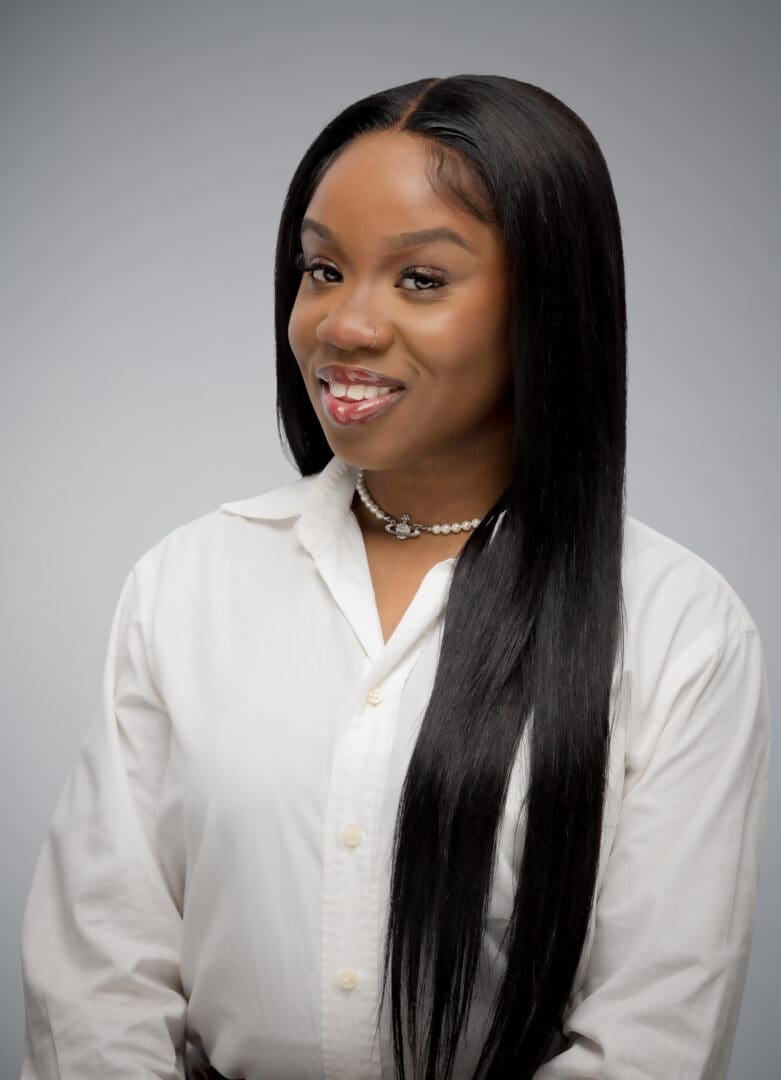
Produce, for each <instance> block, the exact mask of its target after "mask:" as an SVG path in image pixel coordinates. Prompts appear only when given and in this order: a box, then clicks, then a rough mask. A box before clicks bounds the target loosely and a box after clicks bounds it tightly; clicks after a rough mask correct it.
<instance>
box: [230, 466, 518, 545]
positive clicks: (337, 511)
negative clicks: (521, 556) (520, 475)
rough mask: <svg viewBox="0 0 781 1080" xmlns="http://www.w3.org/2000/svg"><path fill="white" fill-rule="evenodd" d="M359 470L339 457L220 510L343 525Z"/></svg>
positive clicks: (261, 517) (267, 518)
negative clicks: (317, 468) (303, 518)
mask: <svg viewBox="0 0 781 1080" xmlns="http://www.w3.org/2000/svg"><path fill="white" fill-rule="evenodd" d="M357 479H358V466H357V465H349V464H348V463H347V462H346V461H344V460H343V459H342V458H340V457H338V456H337V455H336V454H334V456H333V457H332V458H331V459H330V461H329V462H328V464H327V465H326V466H325V467H324V468H323V469H321V471H320V472H319V473H311V474H310V475H309V476H302V477H299V478H298V479H297V480H294V481H293V482H292V483H290V484H285V485H283V486H282V487H277V488H274V489H272V490H271V491H266V492H264V493H263V494H262V495H253V496H251V497H250V498H248V499H236V500H234V501H232V502H224V503H222V504H221V506H220V510H223V511H225V513H227V514H238V515H239V516H240V517H245V518H250V519H252V520H254V521H279V520H281V519H283V518H300V517H302V516H304V517H305V518H306V519H308V520H309V521H311V522H313V523H314V522H330V523H331V524H337V525H338V524H342V525H343V524H344V523H345V521H346V518H347V515H348V514H349V512H350V507H351V506H352V501H353V496H354V495H355V484H356V481H357ZM505 513H506V511H505V510H503V511H502V512H501V514H500V515H499V518H498V520H497V522H496V524H495V525H494V529H493V532H492V533H491V541H493V538H494V536H495V535H496V530H497V528H498V527H499V525H500V524H501V521H502V518H503V517H504V515H505Z"/></svg>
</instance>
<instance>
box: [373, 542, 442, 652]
mask: <svg viewBox="0 0 781 1080" xmlns="http://www.w3.org/2000/svg"><path fill="white" fill-rule="evenodd" d="M364 541H365V544H366V558H367V561H368V564H369V572H370V574H371V579H372V586H373V588H374V600H375V603H376V605H377V614H378V616H379V620H380V628H381V630H382V638H383V641H384V642H386V643H387V642H388V641H389V640H390V638H391V636H392V634H393V631H394V630H395V629H396V627H397V626H398V625H399V623H400V622H401V620H402V619H403V617H404V614H405V612H406V610H407V608H408V607H409V606H410V604H411V603H412V601H413V600H414V599H415V595H416V593H417V591H418V589H419V588H420V586H421V583H422V581H423V579H424V578H425V576H426V574H428V572H429V570H431V568H432V567H433V566H436V564H437V563H439V562H442V561H443V560H444V559H447V558H449V557H450V556H451V555H452V554H455V552H450V551H447V550H445V551H434V550H431V549H426V550H422V551H409V550H405V551H401V550H395V549H394V548H392V547H390V546H389V545H388V543H387V539H386V538H385V537H380V538H379V540H378V539H376V538H374V537H371V538H369V537H364ZM382 541H385V542H384V543H383V542H382ZM413 542H414V541H413ZM396 543H397V544H398V545H399V548H400V547H401V546H402V544H401V542H399V541H396ZM404 543H407V541H404Z"/></svg>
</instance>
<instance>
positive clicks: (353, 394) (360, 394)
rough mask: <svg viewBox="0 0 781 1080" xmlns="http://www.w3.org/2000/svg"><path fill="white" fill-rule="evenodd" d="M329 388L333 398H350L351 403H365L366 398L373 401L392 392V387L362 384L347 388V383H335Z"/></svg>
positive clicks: (330, 384)
mask: <svg viewBox="0 0 781 1080" xmlns="http://www.w3.org/2000/svg"><path fill="white" fill-rule="evenodd" d="M328 388H329V390H330V391H331V394H332V395H333V397H337V398H343V397H346V398H349V400H350V401H363V400H364V398H368V399H372V398H377V397H384V396H385V395H386V394H389V393H390V392H391V387H390V386H364V385H362V384H360V383H353V385H352V386H347V385H346V384H345V383H337V382H333V383H329V384H328Z"/></svg>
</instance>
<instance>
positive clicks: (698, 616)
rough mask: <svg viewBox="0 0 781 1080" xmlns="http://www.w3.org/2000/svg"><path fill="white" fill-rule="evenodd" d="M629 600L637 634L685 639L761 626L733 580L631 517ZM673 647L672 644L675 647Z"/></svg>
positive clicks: (627, 571)
mask: <svg viewBox="0 0 781 1080" xmlns="http://www.w3.org/2000/svg"><path fill="white" fill-rule="evenodd" d="M623 583H624V597H625V603H626V607H627V616H628V617H629V618H631V619H633V620H634V627H635V631H636V632H638V631H641V630H642V631H645V632H646V633H647V634H650V635H651V636H655V635H658V634H660V633H667V634H669V635H671V637H672V638H676V637H680V639H681V640H680V642H679V643H678V644H679V647H680V646H683V645H685V639H687V638H694V637H697V636H699V635H701V634H702V633H704V632H706V631H708V630H710V631H711V632H713V633H716V634H721V635H726V636H729V635H731V634H733V633H736V632H740V631H754V632H756V630H757V627H756V623H755V622H754V619H753V618H752V616H751V613H750V612H749V610H748V608H747V606H746V604H745V602H744V601H743V600H742V599H741V597H740V596H739V595H738V593H737V591H736V590H735V588H734V587H733V585H732V584H731V582H730V581H728V580H727V578H726V577H725V576H724V574H723V573H722V572H721V571H720V570H718V569H717V568H716V567H715V566H714V565H713V564H712V563H710V562H708V560H707V559H705V558H703V556H702V555H700V554H698V553H697V552H695V551H692V550H691V549H690V548H688V547H686V546H685V545H684V544H682V543H680V542H679V541H677V540H674V539H673V538H672V537H670V536H666V535H665V534H664V533H662V532H660V531H658V530H657V529H654V528H652V527H651V526H650V525H647V524H646V523H645V522H642V521H639V520H638V519H637V518H635V517H633V516H632V515H630V514H627V515H626V518H625V527H624V581H623ZM671 644H672V642H671Z"/></svg>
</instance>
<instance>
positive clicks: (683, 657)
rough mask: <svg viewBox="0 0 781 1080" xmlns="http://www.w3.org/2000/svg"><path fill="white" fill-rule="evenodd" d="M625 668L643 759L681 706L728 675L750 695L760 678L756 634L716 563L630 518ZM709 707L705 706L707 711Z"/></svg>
mask: <svg viewBox="0 0 781 1080" xmlns="http://www.w3.org/2000/svg"><path fill="white" fill-rule="evenodd" d="M624 606H625V616H626V618H625V663H624V668H625V671H627V672H628V673H629V680H630V687H631V710H630V742H633V743H634V755H635V756H636V757H637V758H638V760H640V759H645V758H646V755H647V754H649V753H650V751H651V749H652V747H653V745H654V744H655V743H656V741H657V739H658V737H659V734H660V732H661V731H662V730H664V728H665V727H666V726H667V725H668V723H669V721H670V718H671V717H672V716H674V715H675V714H676V712H678V711H680V709H681V708H682V706H683V705H684V703H687V704H690V705H693V703H694V701H696V700H697V699H700V700H701V702H702V703H704V702H705V700H706V696H705V694H706V688H708V689H707V693H708V694H709V695H715V693H716V692H717V688H718V687H719V684H720V683H722V684H724V685H725V686H726V683H727V681H728V680H730V679H732V680H733V681H734V682H735V685H736V687H738V688H740V687H742V688H743V690H744V691H745V693H746V694H750V686H751V685H753V683H754V682H756V684H757V686H760V684H761V681H762V679H763V678H764V658H763V653H762V644H761V641H760V637H759V632H758V629H757V626H756V623H755V621H754V619H753V618H752V616H751V614H750V612H749V610H748V608H747V606H746V604H745V602H744V601H743V600H742V599H741V597H740V596H739V595H738V593H737V592H736V590H735V588H734V587H733V585H732V584H731V583H730V582H729V581H728V580H727V578H726V577H725V576H724V574H723V573H721V572H720V571H719V570H718V569H717V568H716V567H715V566H713V565H712V564H711V563H710V562H708V561H707V560H706V559H705V558H703V557H702V556H701V555H699V554H698V553H696V552H694V551H692V550H691V549H689V548H687V547H686V546H685V545H684V544H681V543H680V542H678V541H676V540H674V539H672V538H671V537H669V536H666V535H664V534H663V533H661V532H659V531H658V530H656V529H653V528H651V527H650V526H649V525H647V524H645V523H644V522H641V521H638V520H637V519H636V518H634V517H632V516H631V515H627V516H626V519H625V529H624ZM707 709H708V706H707V705H706V706H705V710H706V711H707Z"/></svg>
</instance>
